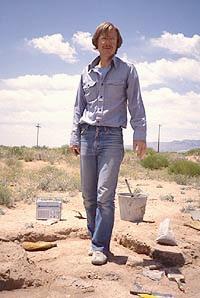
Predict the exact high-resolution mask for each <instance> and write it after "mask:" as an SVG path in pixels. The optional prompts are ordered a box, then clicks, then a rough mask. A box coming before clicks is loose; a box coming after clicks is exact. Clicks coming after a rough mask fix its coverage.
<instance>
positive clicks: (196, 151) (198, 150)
mask: <svg viewBox="0 0 200 298" xmlns="http://www.w3.org/2000/svg"><path fill="white" fill-rule="evenodd" d="M185 155H186V156H187V155H195V156H200V148H196V149H191V150H189V151H187V152H186V153H185Z"/></svg>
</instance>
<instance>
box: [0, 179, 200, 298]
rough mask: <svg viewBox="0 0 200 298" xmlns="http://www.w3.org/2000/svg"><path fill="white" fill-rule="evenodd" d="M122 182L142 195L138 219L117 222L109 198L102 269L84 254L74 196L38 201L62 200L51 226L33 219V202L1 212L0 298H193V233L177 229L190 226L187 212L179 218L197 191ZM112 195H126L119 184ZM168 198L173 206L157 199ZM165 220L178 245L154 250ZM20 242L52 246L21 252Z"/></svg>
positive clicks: (197, 253) (196, 256) (79, 207)
mask: <svg viewBox="0 0 200 298" xmlns="http://www.w3.org/2000/svg"><path fill="white" fill-rule="evenodd" d="M129 183H130V185H131V188H132V189H134V188H135V187H139V188H140V189H142V190H143V191H144V192H146V193H148V200H147V206H146V212H145V216H144V220H143V222H140V223H133V222H130V221H124V220H121V219H120V210H119V205H118V200H117V195H116V216H115V226H114V231H113V237H112V243H111V251H112V253H113V254H112V255H111V256H110V257H109V260H108V262H107V264H105V265H103V266H94V265H92V264H91V257H89V256H88V255H87V251H88V248H89V245H90V240H89V239H88V234H87V230H86V219H79V218H78V217H77V215H78V213H77V211H79V212H81V214H82V215H83V217H84V216H85V211H84V208H83V204H82V198H81V193H79V194H78V195H77V196H75V197H70V196H69V195H67V194H63V193H60V194H59V193H56V194H52V193H51V194H47V193H41V194H40V197H48V196H51V197H53V196H55V197H61V198H64V199H65V203H64V204H63V209H62V220H61V221H59V222H57V223H55V224H53V225H48V224H47V222H46V221H41V220H36V204H35V203H31V204H24V203H20V202H19V203H17V204H16V206H15V207H14V208H6V207H4V206H0V209H1V210H3V211H4V213H5V214H2V215H0V226H1V230H0V290H1V292H0V297H6V298H12V297H15V298H16V297H19V298H25V297H31V298H36V297H38V298H40V297H41V298H42V297H47V298H50V297H52V298H56V297H58V298H62V297H63V298H64V297H78V298H79V297H112V296H114V297H116V298H117V297H119V298H123V297H134V295H132V294H130V290H131V289H133V287H134V284H139V285H141V286H143V288H145V289H148V290H152V291H156V292H161V293H163V294H166V293H168V294H171V295H173V296H174V297H178V298H179V297H180V298H181V297H187V298H190V297H192V298H199V297H200V266H199V265H200V242H199V236H200V231H198V230H195V229H192V228H190V227H186V226H184V223H186V222H190V221H191V220H192V219H191V216H190V214H189V213H186V212H182V211H183V210H187V206H188V204H190V205H193V206H196V207H199V203H200V191H199V189H198V188H195V187H193V186H181V185H177V184H176V183H172V182H165V181H156V180H137V181H129ZM119 192H127V187H126V184H125V182H124V181H123V179H121V178H120V180H119V183H118V188H117V193H119ZM169 194H171V195H172V196H173V198H174V200H172V201H171V200H161V196H166V195H169ZM181 210H182V211H181ZM0 214H1V213H0ZM165 218H170V219H171V227H172V230H173V232H174V235H175V239H176V241H177V244H178V245H177V246H173V247H172V246H165V245H159V244H157V243H156V240H155V239H156V237H157V234H158V227H159V224H160V222H161V221H163V220H164V219H165ZM23 241H52V242H54V243H57V247H53V248H51V249H48V250H46V251H35V252H28V251H25V250H24V249H23V248H22V246H21V244H22V242H23ZM150 269H154V270H150ZM169 269H170V270H172V269H173V270H174V269H176V271H177V270H178V271H179V272H180V273H182V274H183V275H184V277H185V283H184V284H183V288H184V290H185V293H184V292H183V291H182V290H180V289H179V288H178V285H177V283H176V282H174V281H169V279H168V278H167V276H166V273H167V272H168V270H169ZM149 274H150V277H151V278H150V277H149ZM155 275H156V276H157V277H156V278H155ZM158 276H159V278H158ZM153 277H154V279H152V278H153ZM136 297H137V296H136Z"/></svg>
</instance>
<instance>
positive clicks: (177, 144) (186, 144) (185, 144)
mask: <svg viewBox="0 0 200 298" xmlns="http://www.w3.org/2000/svg"><path fill="white" fill-rule="evenodd" d="M131 147H132V146H127V147H126V148H127V149H131ZM147 147H148V148H153V149H154V150H155V151H157V150H158V143H157V142H148V143H147ZM196 148H200V140H182V141H171V142H160V150H159V151H160V152H185V151H188V150H191V149H196Z"/></svg>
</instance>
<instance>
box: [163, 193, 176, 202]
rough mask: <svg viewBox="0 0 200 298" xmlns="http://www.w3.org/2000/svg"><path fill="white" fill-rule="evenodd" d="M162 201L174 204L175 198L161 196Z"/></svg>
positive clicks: (169, 195) (170, 195)
mask: <svg viewBox="0 0 200 298" xmlns="http://www.w3.org/2000/svg"><path fill="white" fill-rule="evenodd" d="M160 199H161V200H162V201H169V202H174V196H173V195H172V194H168V195H163V196H160Z"/></svg>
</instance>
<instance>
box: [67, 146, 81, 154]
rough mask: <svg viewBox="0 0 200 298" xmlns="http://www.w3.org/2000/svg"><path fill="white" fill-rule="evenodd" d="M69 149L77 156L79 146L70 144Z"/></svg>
mask: <svg viewBox="0 0 200 298" xmlns="http://www.w3.org/2000/svg"><path fill="white" fill-rule="evenodd" d="M69 149H70V150H71V151H72V152H73V153H74V154H75V155H76V156H77V155H79V154H80V147H79V146H77V145H72V146H70V147H69Z"/></svg>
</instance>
